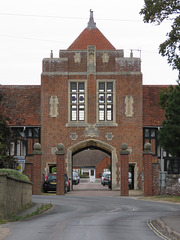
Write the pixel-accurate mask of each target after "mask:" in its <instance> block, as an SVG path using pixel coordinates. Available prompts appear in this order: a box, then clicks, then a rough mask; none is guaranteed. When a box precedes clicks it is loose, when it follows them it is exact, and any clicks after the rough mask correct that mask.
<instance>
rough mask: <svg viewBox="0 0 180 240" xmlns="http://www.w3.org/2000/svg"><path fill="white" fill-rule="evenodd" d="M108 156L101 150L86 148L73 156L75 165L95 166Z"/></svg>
mask: <svg viewBox="0 0 180 240" xmlns="http://www.w3.org/2000/svg"><path fill="white" fill-rule="evenodd" d="M107 156H108V155H107V154H106V153H104V152H102V151H100V150H84V151H82V152H79V153H77V154H76V155H74V156H73V167H95V166H96V165H97V164H98V163H99V162H101V161H102V160H103V159H104V158H105V157H107Z"/></svg>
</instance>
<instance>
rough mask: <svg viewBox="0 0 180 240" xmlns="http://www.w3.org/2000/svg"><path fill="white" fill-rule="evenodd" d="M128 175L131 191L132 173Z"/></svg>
mask: <svg viewBox="0 0 180 240" xmlns="http://www.w3.org/2000/svg"><path fill="white" fill-rule="evenodd" d="M128 174H129V175H128V183H129V189H131V188H132V173H131V172H129V173H128Z"/></svg>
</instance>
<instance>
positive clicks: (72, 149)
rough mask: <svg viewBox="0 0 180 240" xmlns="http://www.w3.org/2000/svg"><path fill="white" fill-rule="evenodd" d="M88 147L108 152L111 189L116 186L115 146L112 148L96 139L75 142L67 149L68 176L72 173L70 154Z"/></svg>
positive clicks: (116, 159) (116, 160)
mask: <svg viewBox="0 0 180 240" xmlns="http://www.w3.org/2000/svg"><path fill="white" fill-rule="evenodd" d="M88 148H96V149H99V150H101V151H103V152H106V153H108V154H109V155H110V156H111V173H112V190H114V189H115V188H117V183H116V175H117V164H116V163H117V162H118V158H117V153H116V148H114V147H113V146H111V145H110V144H107V143H105V142H102V141H100V140H97V139H87V140H85V141H81V142H79V143H76V144H74V145H72V146H71V147H69V148H68V149H67V158H66V162H67V172H68V176H71V173H72V156H73V155H74V154H76V153H77V152H80V151H82V150H85V149H88Z"/></svg>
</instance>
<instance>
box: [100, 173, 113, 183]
mask: <svg viewBox="0 0 180 240" xmlns="http://www.w3.org/2000/svg"><path fill="white" fill-rule="evenodd" d="M107 174H111V172H103V173H102V175H101V184H102V185H103V180H104V177H105V176H106V175H107Z"/></svg>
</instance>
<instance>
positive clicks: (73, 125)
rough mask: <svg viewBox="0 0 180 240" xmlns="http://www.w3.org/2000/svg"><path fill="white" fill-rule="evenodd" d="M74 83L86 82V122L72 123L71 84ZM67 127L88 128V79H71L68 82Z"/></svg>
mask: <svg viewBox="0 0 180 240" xmlns="http://www.w3.org/2000/svg"><path fill="white" fill-rule="evenodd" d="M72 82H76V83H78V82H84V84H85V104H84V105H85V120H84V121H78V120H77V121H71V119H70V116H71V112H70V111H71V107H70V106H71V104H70V103H71V99H70V83H72ZM66 126H70V127H77V126H82V127H84V126H87V79H69V80H68V123H67V124H66Z"/></svg>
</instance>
